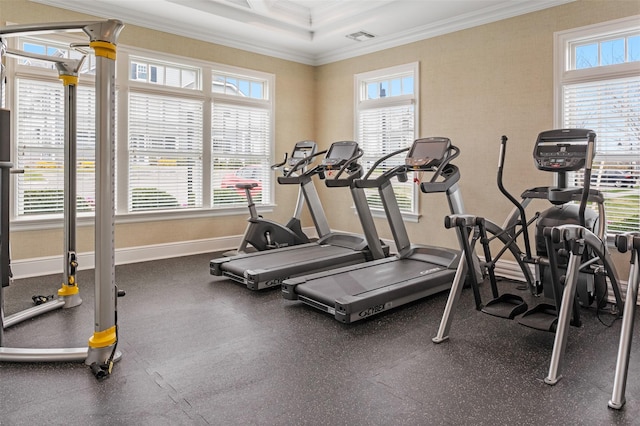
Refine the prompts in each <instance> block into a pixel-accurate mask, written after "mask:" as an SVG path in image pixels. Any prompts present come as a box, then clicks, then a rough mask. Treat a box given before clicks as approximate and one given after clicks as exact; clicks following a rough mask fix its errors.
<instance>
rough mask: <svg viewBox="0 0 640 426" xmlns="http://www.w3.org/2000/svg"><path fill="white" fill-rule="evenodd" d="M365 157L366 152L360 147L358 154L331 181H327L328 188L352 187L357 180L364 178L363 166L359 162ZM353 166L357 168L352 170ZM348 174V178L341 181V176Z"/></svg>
mask: <svg viewBox="0 0 640 426" xmlns="http://www.w3.org/2000/svg"><path fill="white" fill-rule="evenodd" d="M363 155H364V151H363V150H362V148H360V147H358V149H357V151H356V153H355V154H354V155H353V156H352V157H351V158H349V159H348V160H347V161H346V162H345V163H344V164H343V165H342V167H340V170H339V171H338V173H336V175H335V176H334V177H332V178H331V179H325V181H324V183H325V185H326V186H328V187H337V186H351V185H353V182H354V180H355V179H357V178H359V177H360V176H362V165H361V164H360V163H358V162H357V161H358V160H359V159H360V158H362V156H363ZM352 166H355V167H353V168H351V167H352ZM345 171H346V172H347V174H348V176H347V177H346V178H342V179H340V175H342V174H343V173H344V172H345Z"/></svg>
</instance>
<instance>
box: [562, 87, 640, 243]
mask: <svg viewBox="0 0 640 426" xmlns="http://www.w3.org/2000/svg"><path fill="white" fill-rule="evenodd" d="M563 97H564V111H563V116H564V127H571V128H587V129H592V130H594V131H595V132H596V135H597V138H596V156H595V158H594V162H593V169H592V177H591V186H592V187H594V188H597V189H600V190H601V191H602V192H603V193H604V194H605V198H606V202H605V207H606V217H607V230H608V231H609V232H612V233H614V232H624V231H633V230H640V190H639V189H638V188H639V186H638V183H639V181H640V77H631V78H622V79H614V80H601V81H595V82H588V83H578V84H569V85H566V86H564V87H563ZM576 178H577V179H578V180H581V179H582V174H579V175H577V176H576Z"/></svg>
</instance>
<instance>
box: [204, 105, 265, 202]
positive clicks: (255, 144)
mask: <svg viewBox="0 0 640 426" xmlns="http://www.w3.org/2000/svg"><path fill="white" fill-rule="evenodd" d="M270 148H271V110H270V108H264V107H260V106H249V105H239V104H235V103H223V102H214V103H213V106H212V113H211V149H212V154H213V155H212V164H211V170H212V174H211V180H212V183H211V185H212V188H213V197H212V200H213V205H214V207H224V206H233V205H244V204H246V196H245V191H244V190H243V189H240V188H237V187H236V184H255V185H256V186H255V187H254V189H252V190H251V195H252V197H253V199H254V201H255V202H256V203H261V204H268V203H270V202H271V200H270V194H271V187H270V185H271V172H270V166H271V154H270V151H271V149H270Z"/></svg>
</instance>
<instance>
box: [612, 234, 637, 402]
mask: <svg viewBox="0 0 640 426" xmlns="http://www.w3.org/2000/svg"><path fill="white" fill-rule="evenodd" d="M623 243H626V244H623ZM616 245H617V246H618V251H620V252H623V253H624V252H626V251H628V250H631V269H630V270H629V281H627V298H626V299H625V302H624V314H623V315H622V328H621V329H620V345H619V346H618V358H617V361H616V372H615V376H614V379H613V392H612V393H611V399H610V400H609V407H610V408H613V409H615V410H619V409H621V408H622V407H623V406H624V403H625V390H626V387H627V376H628V373H629V356H630V355H631V340H632V337H633V324H634V321H635V315H636V309H637V307H636V303H637V300H638V286H639V285H640V232H635V233H629V234H625V235H619V236H617V238H616Z"/></svg>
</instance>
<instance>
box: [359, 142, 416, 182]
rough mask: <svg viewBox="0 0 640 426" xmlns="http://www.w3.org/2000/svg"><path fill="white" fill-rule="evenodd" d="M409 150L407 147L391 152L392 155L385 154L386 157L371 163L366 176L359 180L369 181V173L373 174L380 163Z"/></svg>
mask: <svg viewBox="0 0 640 426" xmlns="http://www.w3.org/2000/svg"><path fill="white" fill-rule="evenodd" d="M410 149H411V147H410V146H408V147H406V148H402V149H399V150H397V151H394V152H392V153H390V154H387V155H385V156H384V157H382V158H380V159H379V160H378V161H376V162H375V163H373V166H371V168H370V169H369V171H368V172H367V174H366V175H364V177H363V178H362V179H361V180H363V181H367V180H370V179H369V178H370V177H371V173H373V171H374V170H375V169H377V168H378V166H379V165H380V163H382V162H383V161H385V160H388V159H389V158H391V157H395V156H396V155H398V154H401V153H403V152H406V151H409V150H410ZM398 167H400V166H398ZM398 167H394V169H396V168H398ZM402 167H404V165H403V166H402ZM391 170H393V169H391Z"/></svg>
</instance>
